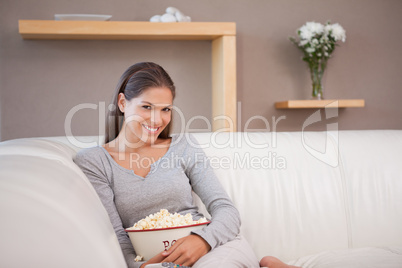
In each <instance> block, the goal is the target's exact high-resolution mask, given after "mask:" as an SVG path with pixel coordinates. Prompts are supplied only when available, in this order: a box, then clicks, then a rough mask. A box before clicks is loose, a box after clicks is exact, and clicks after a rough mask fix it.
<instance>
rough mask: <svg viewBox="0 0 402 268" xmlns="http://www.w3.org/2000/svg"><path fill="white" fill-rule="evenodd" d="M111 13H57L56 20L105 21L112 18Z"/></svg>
mask: <svg viewBox="0 0 402 268" xmlns="http://www.w3.org/2000/svg"><path fill="white" fill-rule="evenodd" d="M111 17H112V16H111V15H97V14H55V15H54V19H55V20H86V21H87V20H97V21H104V20H110V18H111Z"/></svg>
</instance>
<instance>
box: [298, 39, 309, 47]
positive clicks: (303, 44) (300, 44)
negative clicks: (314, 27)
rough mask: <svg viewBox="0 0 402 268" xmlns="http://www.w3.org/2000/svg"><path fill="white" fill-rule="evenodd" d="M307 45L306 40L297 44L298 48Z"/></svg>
mask: <svg viewBox="0 0 402 268" xmlns="http://www.w3.org/2000/svg"><path fill="white" fill-rule="evenodd" d="M307 43H308V40H301V41H300V42H299V46H301V47H302V46H305V45H307Z"/></svg>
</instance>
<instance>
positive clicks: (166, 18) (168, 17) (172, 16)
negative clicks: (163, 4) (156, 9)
mask: <svg viewBox="0 0 402 268" xmlns="http://www.w3.org/2000/svg"><path fill="white" fill-rule="evenodd" d="M149 21H150V22H191V17H189V16H186V15H184V14H183V12H181V11H180V10H179V9H177V8H175V7H168V8H167V9H166V11H165V14H163V15H155V16H152V17H151V18H150V19H149Z"/></svg>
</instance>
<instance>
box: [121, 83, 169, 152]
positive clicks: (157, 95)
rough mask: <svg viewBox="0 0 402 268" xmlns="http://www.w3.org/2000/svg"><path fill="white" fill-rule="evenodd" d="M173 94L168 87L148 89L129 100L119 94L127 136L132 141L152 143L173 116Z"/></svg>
mask: <svg viewBox="0 0 402 268" xmlns="http://www.w3.org/2000/svg"><path fill="white" fill-rule="evenodd" d="M172 106H173V95H172V92H171V91H170V89H168V88H166V87H154V88H148V89H146V90H145V91H144V92H143V93H142V94H141V95H139V96H138V97H136V98H132V99H131V100H130V101H127V100H126V99H125V98H124V94H123V93H120V95H119V108H120V110H121V111H122V112H124V123H125V132H126V133H125V136H126V138H127V140H128V141H129V142H130V143H131V142H133V143H136V142H139V141H142V142H144V143H147V144H152V143H154V142H155V141H156V139H157V138H158V136H159V134H160V133H161V132H162V131H163V130H164V129H165V128H166V126H167V125H168V124H169V122H170V120H171V118H172Z"/></svg>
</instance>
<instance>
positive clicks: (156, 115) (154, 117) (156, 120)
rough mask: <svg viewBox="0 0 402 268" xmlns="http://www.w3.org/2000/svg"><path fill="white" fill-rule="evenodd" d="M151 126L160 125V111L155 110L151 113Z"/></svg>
mask: <svg viewBox="0 0 402 268" xmlns="http://www.w3.org/2000/svg"><path fill="white" fill-rule="evenodd" d="M151 124H153V125H156V126H159V125H161V124H162V115H161V112H160V111H157V110H156V109H154V110H152V112H151Z"/></svg>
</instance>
